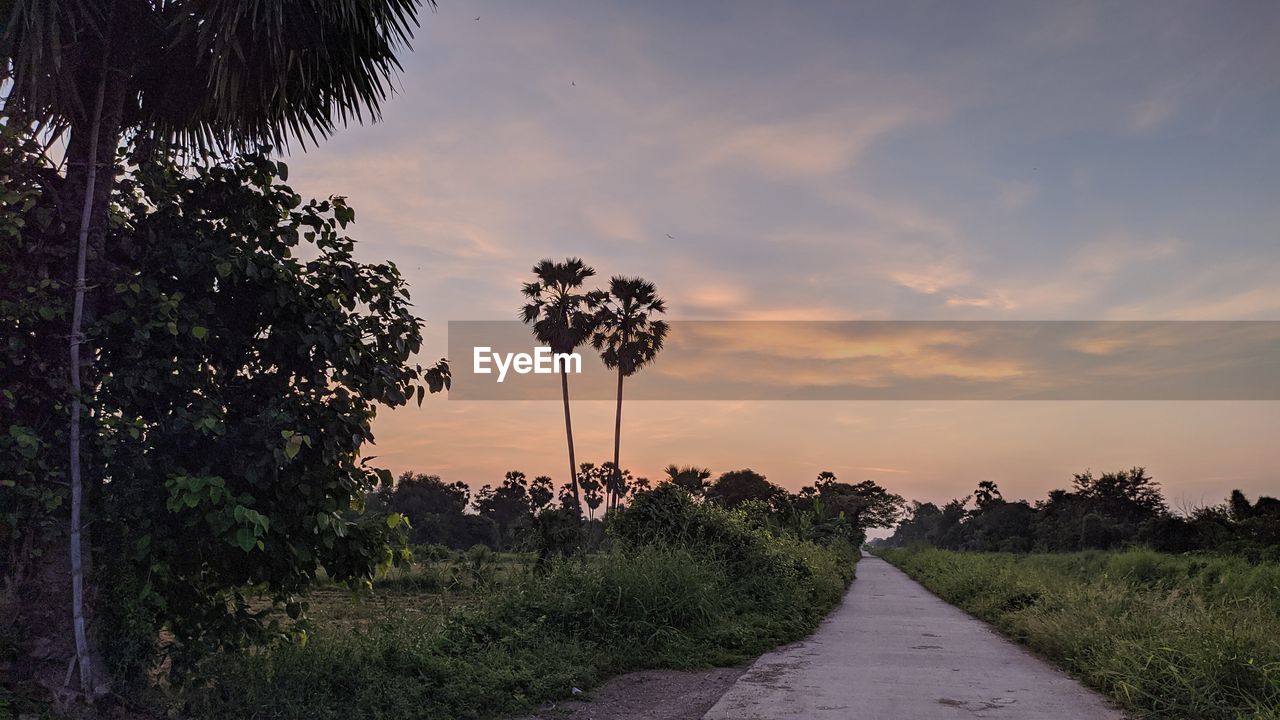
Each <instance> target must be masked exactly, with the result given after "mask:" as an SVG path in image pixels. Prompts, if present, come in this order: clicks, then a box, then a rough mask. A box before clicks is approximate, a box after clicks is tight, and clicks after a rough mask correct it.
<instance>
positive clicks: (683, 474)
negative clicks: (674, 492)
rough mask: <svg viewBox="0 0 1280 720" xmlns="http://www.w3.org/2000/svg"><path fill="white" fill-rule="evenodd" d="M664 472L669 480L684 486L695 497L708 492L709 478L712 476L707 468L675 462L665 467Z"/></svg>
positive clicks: (678, 485) (673, 483)
mask: <svg viewBox="0 0 1280 720" xmlns="http://www.w3.org/2000/svg"><path fill="white" fill-rule="evenodd" d="M663 472H665V473H666V474H667V482H669V483H671V484H672V485H675V486H677V487H682V488H684V489H685V490H687V491H689V494H690V495H693V496H694V497H702V496H703V495H704V494H705V493H706V491H707V480H708V479H709V478H710V477H711V471H710V470H708V469H707V468H700V467H696V466H693V465H686V466H684V467H680V466H678V465H676V464H675V463H672V464H670V465H668V466H666V467H665V468H663Z"/></svg>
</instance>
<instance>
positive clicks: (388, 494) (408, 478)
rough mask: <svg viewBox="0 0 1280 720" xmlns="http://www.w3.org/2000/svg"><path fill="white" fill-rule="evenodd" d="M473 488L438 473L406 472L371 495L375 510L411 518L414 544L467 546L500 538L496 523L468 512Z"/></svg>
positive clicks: (487, 542)
mask: <svg viewBox="0 0 1280 720" xmlns="http://www.w3.org/2000/svg"><path fill="white" fill-rule="evenodd" d="M470 502H471V490H470V488H468V487H467V485H466V483H462V482H454V483H446V482H444V481H443V480H441V479H440V477H439V476H437V475H426V474H422V473H414V472H408V471H406V472H404V473H401V474H400V477H399V478H397V479H396V482H395V485H394V486H392V487H384V488H382V489H380V490H379V491H378V492H377V494H376V495H374V496H373V497H371V498H370V501H369V511H370V512H372V513H382V514H388V513H400V514H401V515H404V516H405V517H406V518H408V520H409V526H410V528H411V529H410V531H409V541H410V542H411V543H413V544H414V545H445V546H448V547H450V548H453V549H455V550H465V549H467V548H469V547H471V546H472V545H475V544H476V543H483V544H486V545H491V544H494V543H496V542H497V540H498V539H497V537H496V526H495V525H493V523H492V522H491V521H490V520H488V519H487V518H486V519H483V522H476V521H479V520H482V518H479V517H477V516H474V515H468V514H467V512H466V510H467V506H468V505H469V504H470Z"/></svg>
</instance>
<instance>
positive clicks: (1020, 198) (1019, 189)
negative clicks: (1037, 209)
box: [999, 182, 1040, 210]
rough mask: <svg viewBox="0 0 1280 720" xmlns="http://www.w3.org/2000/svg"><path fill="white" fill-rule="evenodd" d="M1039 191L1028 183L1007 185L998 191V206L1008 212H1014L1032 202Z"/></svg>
mask: <svg viewBox="0 0 1280 720" xmlns="http://www.w3.org/2000/svg"><path fill="white" fill-rule="evenodd" d="M1039 194H1040V189H1039V188H1038V187H1036V186H1035V185H1033V184H1031V183H1028V182H1015V183H1009V184H1008V185H1006V186H1005V187H1004V189H1003V190H1001V191H1000V198H999V200H1000V204H1001V205H1002V206H1004V207H1005V208H1007V209H1009V210H1016V209H1018V208H1021V207H1024V206H1026V205H1027V204H1028V203H1030V202H1032V201H1034V200H1035V199H1036V197H1037V196H1038V195H1039Z"/></svg>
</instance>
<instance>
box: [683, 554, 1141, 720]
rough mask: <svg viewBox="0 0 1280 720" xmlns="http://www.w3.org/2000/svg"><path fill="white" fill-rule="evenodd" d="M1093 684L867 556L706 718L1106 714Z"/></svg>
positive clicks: (906, 719)
mask: <svg viewBox="0 0 1280 720" xmlns="http://www.w3.org/2000/svg"><path fill="white" fill-rule="evenodd" d="M1124 717H1125V716H1124V714H1123V713H1121V712H1120V711H1119V710H1116V709H1114V708H1113V707H1111V706H1110V705H1108V704H1107V702H1106V701H1105V700H1104V699H1103V698H1102V697H1101V696H1100V695H1098V694H1097V693H1095V692H1093V691H1092V690H1089V689H1087V688H1085V687H1084V686H1082V685H1080V684H1079V683H1078V682H1076V681H1075V680H1073V679H1071V678H1070V677H1068V676H1067V675H1066V674H1064V673H1062V672H1061V671H1059V670H1056V669H1054V668H1053V667H1051V666H1050V665H1048V664H1047V663H1045V662H1044V661H1043V660H1040V659H1039V658H1037V657H1035V656H1034V655H1031V654H1030V653H1028V652H1027V651H1026V650H1023V649H1022V648H1020V647H1018V646H1017V645H1014V644H1013V643H1011V642H1009V641H1008V640H1005V639H1004V638H1002V637H1000V636H999V635H997V634H996V633H995V632H994V631H993V630H991V629H990V628H988V627H987V626H986V625H985V624H984V623H982V622H979V621H977V620H974V619H973V618H971V617H969V616H968V615H966V614H964V613H963V612H961V611H960V610H958V609H956V608H955V607H953V606H951V605H948V604H947V603H945V602H943V601H941V600H939V599H938V598H937V597H934V596H933V595H932V594H931V593H930V592H929V591H928V590H925V589H924V587H922V586H921V585H920V584H919V583H917V582H915V581H914V580H912V579H911V578H909V577H907V576H906V575H905V574H903V572H902V571H900V570H898V569H897V568H895V567H893V566H892V565H890V564H889V563H887V562H885V561H883V560H881V559H879V558H875V557H865V558H863V559H862V561H861V562H859V563H858V579H857V580H855V581H854V582H853V586H852V588H851V589H850V590H849V592H848V594H846V595H845V598H844V601H843V602H842V603H841V605H840V607H839V608H838V609H837V610H836V611H835V612H834V613H832V615H831V616H830V617H828V618H827V619H826V620H825V621H824V622H823V623H822V625H821V626H820V627H819V628H818V630H817V632H815V633H814V634H813V635H812V636H811V637H809V638H808V639H807V640H804V641H802V642H799V643H795V644H793V645H789V646H787V647H785V648H782V649H780V650H776V651H774V652H771V653H769V654H767V655H764V656H762V657H761V658H760V659H758V660H756V662H755V663H754V664H753V665H752V666H751V669H750V670H748V671H747V672H746V674H744V675H743V676H742V677H741V678H739V679H738V681H737V682H736V683H734V685H733V686H732V687H730V688H729V690H728V692H726V693H725V694H724V695H723V696H722V697H721V698H720V700H719V701H718V702H717V703H716V704H715V705H714V706H713V707H712V708H711V710H709V711H708V712H707V714H706V715H705V716H704V720H780V719H781V718H804V719H805V720H837V718H838V719H839V720H857V719H858V718H868V719H870V718H876V719H886V720H887V719H893V720H899V719H901V720H934V719H935V718H937V719H938V720H949V719H951V718H956V719H961V718H963V719H965V720H971V719H972V718H1006V719H1007V720H1041V719H1044V720H1112V719H1120V718H1124Z"/></svg>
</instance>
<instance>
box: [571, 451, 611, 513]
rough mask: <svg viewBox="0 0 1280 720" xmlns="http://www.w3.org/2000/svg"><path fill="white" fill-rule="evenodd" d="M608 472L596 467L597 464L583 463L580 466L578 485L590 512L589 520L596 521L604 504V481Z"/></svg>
mask: <svg viewBox="0 0 1280 720" xmlns="http://www.w3.org/2000/svg"><path fill="white" fill-rule="evenodd" d="M607 473H608V470H606V469H605V468H602V467H596V465H595V463H582V464H581V465H579V466H578V485H579V486H580V487H581V488H582V500H583V502H585V503H586V504H587V509H588V510H589V513H588V516H587V517H588V519H589V520H594V519H595V517H596V509H597V508H599V507H600V505H601V504H602V503H603V502H604V494H603V492H604V480H605V477H606V474H607Z"/></svg>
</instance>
